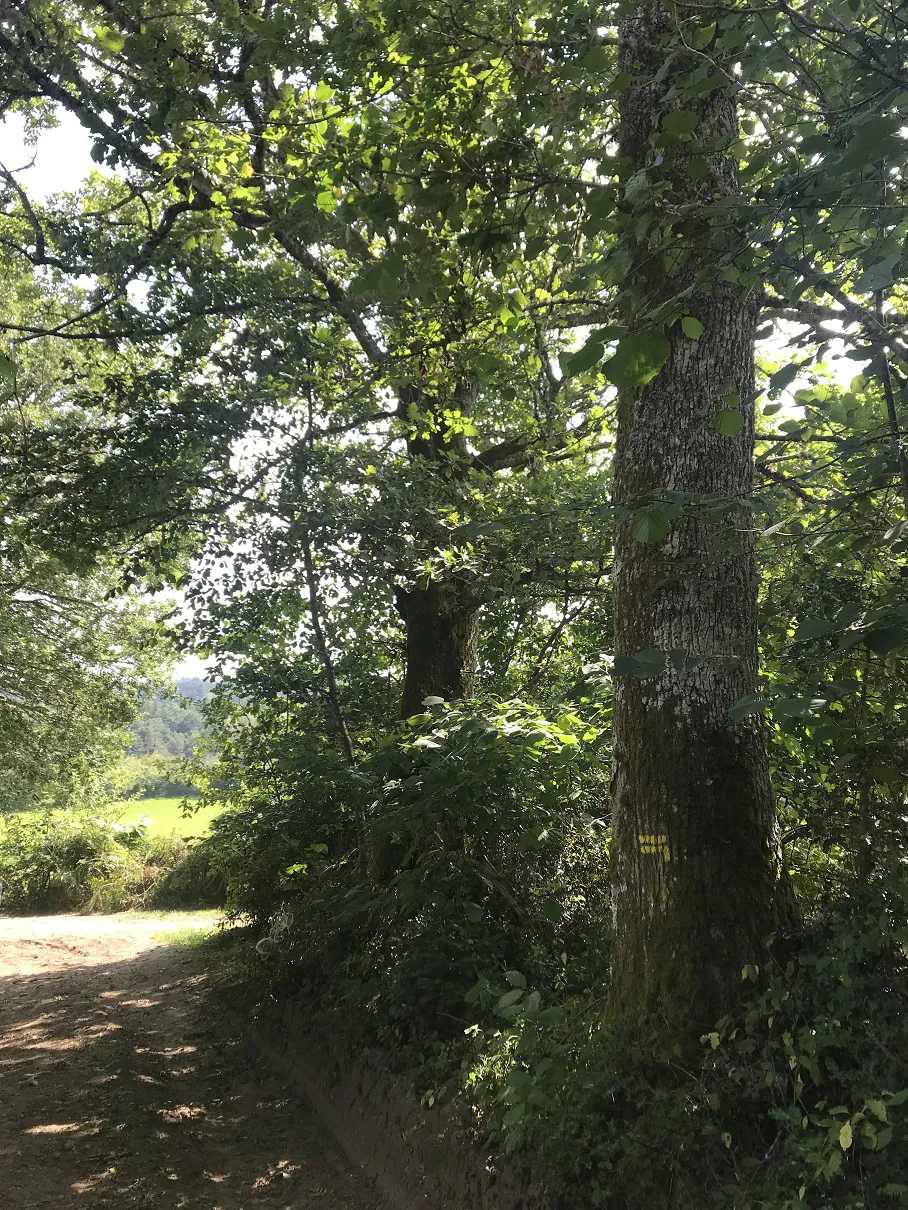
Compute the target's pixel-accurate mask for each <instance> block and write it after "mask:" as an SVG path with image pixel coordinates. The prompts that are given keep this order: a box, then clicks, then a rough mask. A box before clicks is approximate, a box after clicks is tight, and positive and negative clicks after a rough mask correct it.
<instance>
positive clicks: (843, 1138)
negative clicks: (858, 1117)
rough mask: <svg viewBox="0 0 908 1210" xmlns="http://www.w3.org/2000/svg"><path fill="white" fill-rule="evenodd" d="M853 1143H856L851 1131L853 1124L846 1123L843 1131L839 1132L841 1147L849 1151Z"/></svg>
mask: <svg viewBox="0 0 908 1210" xmlns="http://www.w3.org/2000/svg"><path fill="white" fill-rule="evenodd" d="M853 1142H854V1133H853V1131H852V1129H851V1123H850V1122H846V1123H845V1125H844V1126H843V1127H842V1129H841V1130H840V1131H839V1146H840V1147H841V1148H842V1150H843V1151H847V1150H848V1148H849V1147H850V1146H851V1144H852V1143H853Z"/></svg>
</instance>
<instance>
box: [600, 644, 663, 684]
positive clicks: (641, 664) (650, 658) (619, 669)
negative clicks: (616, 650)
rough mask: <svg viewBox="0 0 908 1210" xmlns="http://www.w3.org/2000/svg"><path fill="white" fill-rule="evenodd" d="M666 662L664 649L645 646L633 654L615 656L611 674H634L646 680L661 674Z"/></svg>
mask: <svg viewBox="0 0 908 1210" xmlns="http://www.w3.org/2000/svg"><path fill="white" fill-rule="evenodd" d="M667 664H668V657H667V655H666V653H665V652H664V651H659V650H658V649H657V648H655V647H647V648H645V649H644V650H643V651H638V652H637V653H636V654H635V655H619V656H616V657H615V662H614V664H613V665H612V675H613V676H635V677H637V678H638V679H639V680H648V679H649V678H651V677H654V676H661V675H662V673H663V672H664V671H665V668H666V665H667Z"/></svg>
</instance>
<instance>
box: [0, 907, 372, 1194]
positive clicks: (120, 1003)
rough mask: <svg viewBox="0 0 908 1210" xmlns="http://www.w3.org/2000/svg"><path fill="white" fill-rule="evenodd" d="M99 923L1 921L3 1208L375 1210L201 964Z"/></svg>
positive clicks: (149, 934) (153, 929) (144, 924)
mask: <svg viewBox="0 0 908 1210" xmlns="http://www.w3.org/2000/svg"><path fill="white" fill-rule="evenodd" d="M55 919H56V922H57V927H58V929H60V930H61V931H59V932H57V933H54V931H53V922H54V920H55ZM108 919H109V918H104V917H68V918H62V917H57V918H53V917H44V918H42V919H41V920H40V921H34V920H0V955H2V957H0V963H2V965H0V971H2V977H0V1173H2V1193H0V1206H2V1210H43V1208H45V1207H47V1208H55V1210H56V1208H64V1210H68V1208H69V1207H73V1208H75V1207H79V1208H85V1210H100V1208H101V1207H108V1208H110V1210H138V1208H144V1207H147V1208H149V1210H150V1208H151V1207H154V1208H155V1210H264V1208H265V1207H271V1208H273V1210H303V1208H305V1207H311V1206H317V1207H319V1208H320V1210H378V1207H379V1201H378V1199H377V1197H376V1195H375V1194H374V1193H373V1192H372V1191H371V1189H369V1188H368V1187H367V1185H366V1183H365V1182H364V1181H363V1179H362V1178H361V1177H360V1176H359V1175H358V1174H356V1173H354V1172H353V1171H351V1169H350V1166H349V1164H348V1163H347V1162H346V1160H344V1159H343V1157H342V1156H341V1155H340V1153H339V1152H338V1151H337V1149H336V1148H335V1146H334V1144H333V1142H332V1141H331V1140H329V1138H328V1137H327V1132H326V1130H325V1128H324V1127H323V1125H322V1124H321V1122H320V1121H319V1119H318V1118H317V1117H316V1116H315V1114H314V1113H313V1111H312V1110H311V1108H310V1107H309V1106H308V1105H307V1104H305V1103H304V1102H302V1101H301V1100H300V1099H299V1097H298V1096H295V1095H294V1094H293V1093H291V1092H289V1091H288V1090H287V1089H286V1088H285V1087H283V1086H282V1085H281V1083H280V1081H279V1080H278V1079H277V1078H276V1077H275V1076H274V1075H273V1074H272V1073H271V1072H270V1071H266V1070H264V1069H263V1068H262V1066H261V1063H260V1061H259V1060H258V1059H257V1058H256V1057H255V1055H254V1054H253V1052H252V1050H251V1048H250V1047H249V1046H248V1043H247V1042H245V1041H244V1040H243V1039H241V1038H239V1037H237V1036H236V1029H235V1022H234V1023H231V1022H230V1021H229V1020H228V1018H227V1017H226V1016H225V1014H224V1004H225V1000H226V994H225V989H224V987H223V986H220V987H219V986H217V985H216V983H215V981H214V980H213V978H212V976H211V974H210V972H209V971H208V970H207V969H206V962H207V957H206V955H205V954H204V952H203V951H200V950H197V949H196V950H185V949H179V948H177V947H173V946H168V945H162V944H161V943H160V941H158V940H156V939H155V934H157V935H158V936H160V935H161V930H162V922H161V920H159V919H155V920H150V921H145V920H141V921H135V920H134V921H132V922H128V921H125V920H120V921H111V922H110V923H111V924H112V925H113V927H112V928H110V929H109V930H105V929H104V928H102V927H99V925H103V924H104V923H105V922H106V921H107V920H108ZM186 923H187V921H186V917H185V915H183V914H181V918H180V920H179V924H178V927H180V928H184V927H185V926H186ZM42 962H43V963H44V965H43V966H42Z"/></svg>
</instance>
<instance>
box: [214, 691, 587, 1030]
mask: <svg viewBox="0 0 908 1210" xmlns="http://www.w3.org/2000/svg"><path fill="white" fill-rule="evenodd" d="M411 721H412V720H411ZM287 764H288V766H289V767H290V768H291V769H292V776H293V777H295V778H296V779H297V780H296V784H297V786H298V790H297V793H296V794H295V795H294V796H293V797H292V798H290V797H289V796H288V797H282V798H281V799H279V800H277V801H273V802H261V803H255V802H252V803H249V804H248V805H247V806H246V807H245V808H244V809H241V810H240V811H238V812H236V813H234V812H231V813H229V814H227V815H225V816H223V817H222V818H221V819H219V820H217V821H216V822H215V825H214V828H213V834H212V844H213V846H214V848H215V850H216V852H217V853H218V855H219V856H218V860H219V861H220V862H221V865H222V868H223V869H224V872H225V875H226V878H227V884H228V902H229V905H230V907H231V908H232V910H233V911H235V912H236V913H238V914H246V915H249V916H251V917H253V919H254V920H256V921H258V923H259V924H260V926H262V927H263V928H264V929H266V930H268V931H269V932H270V936H267V937H265V938H264V940H263V941H262V942H261V944H260V947H259V948H260V951H261V952H262V953H263V954H265V955H267V964H268V966H269V968H270V969H272V971H273V973H274V974H275V975H276V976H277V977H279V978H281V977H284V978H289V979H291V980H298V979H305V978H312V979H318V980H319V981H321V980H322V979H323V978H324V973H325V972H326V971H329V972H331V986H332V990H333V994H334V996H335V998H336V1000H335V1002H336V1003H343V1004H344V1005H345V1006H347V1008H349V1009H350V1010H351V1011H350V1013H349V1020H351V1021H356V1022H358V1023H359V1024H360V1026H361V1027H363V1030H364V1033H365V1034H368V1036H369V1039H370V1040H373V1041H381V1040H383V1039H384V1040H386V1041H388V1042H391V1043H392V1044H393V1045H394V1046H404V1045H406V1046H410V1047H413V1048H416V1049H418V1050H420V1051H422V1052H425V1050H426V1047H427V1046H428V1047H429V1048H431V1046H432V1045H434V1043H435V1041H436V1040H438V1039H448V1038H451V1037H457V1036H458V1035H459V1034H460V1033H461V1032H462V1030H463V1028H464V1026H465V1025H466V1024H468V1021H467V1019H466V1018H465V1016H464V995H465V994H466V992H467V991H468V990H469V989H470V988H471V987H472V986H473V985H474V984H475V983H476V982H477V980H478V979H479V978H481V977H486V978H489V979H491V980H494V979H498V978H500V977H501V976H502V975H503V973H504V972H505V971H507V970H510V969H514V968H517V969H521V970H523V971H525V972H527V974H528V975H529V974H532V976H533V977H534V978H536V979H539V980H546V981H551V982H553V983H555V984H557V985H558V986H561V987H569V986H585V985H586V983H587V981H588V980H589V979H590V978H593V977H595V976H594V975H593V974H592V972H596V971H601V970H602V968H603V966H604V965H606V954H605V950H606V937H607V931H606V914H607V890H606V879H607V871H606V865H607V861H606V857H607V855H606V844H605V833H604V825H603V821H602V819H601V817H600V815H599V811H600V808H601V803H602V801H603V797H604V788H605V780H606V777H607V763H606V760H605V759H604V756H603V753H602V751H601V748H600V736H599V732H598V731H597V729H596V728H595V727H592V726H590V725H588V724H587V723H586V722H584V721H583V720H582V719H581V718H580V717H579V716H578V715H576V714H573V713H570V712H565V713H562V714H560V715H559V716H558V717H557V719H556V720H554V721H553V720H550V719H547V718H545V717H544V716H543V715H541V714H540V713H539V711H538V710H537V709H535V708H533V707H531V706H528V705H525V704H524V703H521V702H503V703H502V702H491V703H480V704H476V703H464V704H458V705H454V706H450V705H449V706H439V707H435V708H433V709H432V711H431V713H430V714H427V715H425V716H423V717H421V718H420V719H418V720H416V722H415V725H414V729H412V730H409V731H406V730H405V731H403V732H402V733H401V734H400V735H399V736H398V737H396V738H395V739H394V741H393V742H391V743H388V744H386V745H385V746H384V747H383V748H381V749H380V750H379V751H378V753H377V754H376V755H375V757H374V758H373V759H372V760H371V761H370V762H369V763H368V764H367V765H365V766H364V767H361V768H360V769H359V770H356V771H352V772H351V771H350V770H349V769H345V768H343V767H342V766H340V765H338V764H336V763H335V762H333V761H332V759H331V758H328V757H326V758H320V759H319V758H315V757H313V758H308V759H306V758H304V759H296V760H294V761H293V763H292V764H291V762H290V761H289V760H288V761H287ZM278 935H279V936H278Z"/></svg>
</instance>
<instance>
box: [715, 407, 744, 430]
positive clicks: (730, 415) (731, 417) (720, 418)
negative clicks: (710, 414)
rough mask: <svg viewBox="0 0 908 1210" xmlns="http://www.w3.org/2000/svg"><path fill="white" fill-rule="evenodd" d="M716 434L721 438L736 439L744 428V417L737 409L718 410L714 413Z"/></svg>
mask: <svg viewBox="0 0 908 1210" xmlns="http://www.w3.org/2000/svg"><path fill="white" fill-rule="evenodd" d="M715 425H716V432H717V433H721V435H722V436H723V437H737V435H738V433H740V431H741V429H743V428H744V417H743V415H742V414H741V413H740V412H739V411H738V409H737V408H720V409H719V411H718V412H716V419H715Z"/></svg>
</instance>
